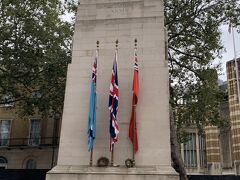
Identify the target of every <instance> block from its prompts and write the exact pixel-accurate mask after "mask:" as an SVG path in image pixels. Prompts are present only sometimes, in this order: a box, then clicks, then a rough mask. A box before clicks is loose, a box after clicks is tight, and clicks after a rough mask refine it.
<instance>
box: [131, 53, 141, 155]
mask: <svg viewBox="0 0 240 180" xmlns="http://www.w3.org/2000/svg"><path fill="white" fill-rule="evenodd" d="M132 90H133V98H132V115H131V120H130V124H129V138H130V140H131V141H132V143H133V146H134V153H136V152H137V151H138V137H137V126H136V106H137V103H138V92H139V80H138V60H137V53H136V52H135V63H134V75H133V87H132Z"/></svg>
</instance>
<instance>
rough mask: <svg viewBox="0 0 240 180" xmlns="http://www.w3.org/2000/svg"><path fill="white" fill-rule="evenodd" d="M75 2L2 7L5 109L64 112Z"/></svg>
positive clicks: (14, 1) (15, 0)
mask: <svg viewBox="0 0 240 180" xmlns="http://www.w3.org/2000/svg"><path fill="white" fill-rule="evenodd" d="M68 3H71V1H67V2H66V1H65V2H63V1H62V2H61V1H58V0H44V1H43V0H38V1H30V0H25V1H21V0H2V1H0V17H1V18H0V32H1V33H0V81H1V82H0V99H1V100H0V104H8V103H11V102H15V103H17V105H18V107H19V108H18V112H20V113H21V114H22V115H30V114H34V113H35V112H46V111H50V110H54V111H60V112H61V109H62V104H63V97H64V89H65V77H66V70H67V65H68V63H69V61H70V58H71V36H72V33H73V26H72V24H71V23H69V22H67V21H64V19H63V18H62V16H63V15H64V14H65V13H67V12H68V11H69V10H70V11H71V10H72V9H70V8H72V6H70V5H71V4H68Z"/></svg>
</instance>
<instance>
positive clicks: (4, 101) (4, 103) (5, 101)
mask: <svg viewBox="0 0 240 180" xmlns="http://www.w3.org/2000/svg"><path fill="white" fill-rule="evenodd" d="M0 102H1V104H0V107H4V108H7V107H13V106H14V104H15V103H14V98H13V96H12V95H11V94H4V95H2V96H1V98H0Z"/></svg>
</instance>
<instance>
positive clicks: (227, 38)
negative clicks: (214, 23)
mask: <svg viewBox="0 0 240 180" xmlns="http://www.w3.org/2000/svg"><path fill="white" fill-rule="evenodd" d="M221 31H222V33H223V34H222V43H223V45H224V46H225V48H226V52H225V53H224V54H223V57H222V59H220V60H219V59H217V60H216V62H219V61H220V62H221V63H222V68H223V71H222V75H221V76H220V77H219V78H220V79H222V80H224V81H225V80H227V77H226V62H227V61H229V60H231V59H233V58H234V51H233V38H232V34H229V32H228V26H227V25H226V26H222V27H221ZM234 34H235V44H236V51H237V57H240V34H238V33H237V32H236V31H235V32H234Z"/></svg>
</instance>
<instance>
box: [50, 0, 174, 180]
mask: <svg viewBox="0 0 240 180" xmlns="http://www.w3.org/2000/svg"><path fill="white" fill-rule="evenodd" d="M165 38H166V37H165V32H164V12H163V2H162V0H81V4H80V5H79V7H78V13H77V18H76V25H75V32H74V38H73V52H72V56H73V57H72V63H71V64H69V67H68V74H67V85H66V94H65V101H64V111H63V118H62V128H61V137H60V145H59V155H58V162H57V166H56V167H55V168H53V169H52V170H51V171H50V172H49V173H48V174H47V180H65V179H66V180H73V179H74V180H83V179H89V180H90V179H97V180H98V179H104V180H108V179H109V180H110V179H116V180H117V179H121V180H122V179H129V178H130V179H131V180H135V179H140V180H141V179H144V180H155V179H158V180H159V179H168V180H170V179H174V180H175V179H178V177H177V175H176V173H175V172H174V170H173V169H172V167H171V157H170V127H169V126H170V125H169V87H168V85H169V84H168V65H167V64H168V63H167V60H166V55H165ZM116 39H118V40H119V49H118V77H119V94H120V95H119V113H118V123H119V130H120V134H119V142H117V143H116V144H115V149H114V164H115V165H118V167H105V168H99V167H89V157H90V153H89V152H88V148H87V123H88V108H89V95H90V82H91V66H92V62H93V57H94V53H95V49H96V44H95V43H96V41H99V42H100V48H99V60H98V68H97V74H98V75H97V112H96V116H97V119H96V123H97V128H96V129H97V135H96V139H95V141H94V152H93V165H96V163H97V160H98V159H99V158H100V157H108V158H109V159H110V156H111V154H110V152H109V110H108V96H109V84H110V78H111V71H112V63H113V59H114V53H115V41H116ZM134 39H137V40H138V50H137V52H138V62H139V84H140V91H139V101H138V106H137V109H136V113H137V114H136V116H137V130H138V143H139V149H138V152H137V154H136V155H135V161H136V167H134V168H126V167H125V160H126V159H128V158H131V157H132V144H131V142H130V140H129V137H128V127H129V121H130V117H131V105H132V102H131V100H132V81H133V80H132V78H133V63H134Z"/></svg>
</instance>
